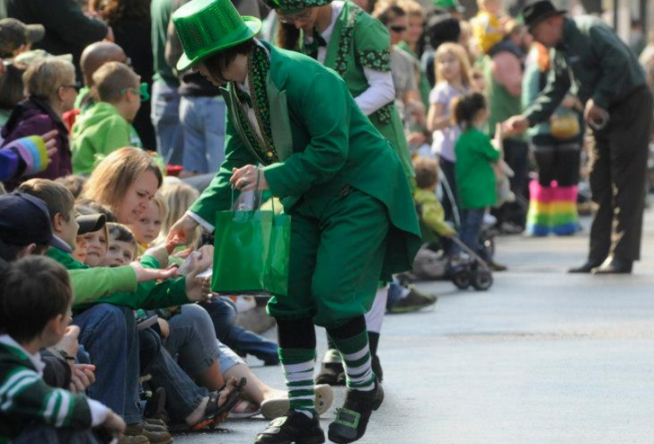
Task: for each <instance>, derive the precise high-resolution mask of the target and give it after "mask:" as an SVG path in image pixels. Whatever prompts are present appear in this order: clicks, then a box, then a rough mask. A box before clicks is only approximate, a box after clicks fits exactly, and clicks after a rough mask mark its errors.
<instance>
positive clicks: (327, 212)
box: [268, 187, 390, 328]
mask: <svg viewBox="0 0 654 444" xmlns="http://www.w3.org/2000/svg"><path fill="white" fill-rule="evenodd" d="M317 213H318V212H317V211H316V210H314V209H313V208H312V206H311V203H310V202H304V203H300V204H299V206H298V207H296V208H294V209H293V211H292V218H293V219H292V223H291V257H290V263H289V294H288V296H287V297H273V298H272V299H271V300H270V302H269V303H268V313H269V314H270V315H271V316H273V317H275V318H277V319H283V320H296V319H304V318H312V319H313V322H314V324H315V325H319V326H322V327H331V328H336V327H340V326H341V325H343V324H345V323H346V322H347V321H349V320H350V319H352V318H354V317H356V316H360V315H363V314H365V313H367V312H368V311H369V310H370V308H371V306H372V303H373V301H374V298H375V294H376V291H377V286H378V283H379V279H380V275H381V271H382V265H383V263H384V256H385V254H386V242H387V235H388V231H389V224H390V222H389V218H388V214H387V211H386V207H385V206H384V205H383V204H382V203H381V202H380V201H378V200H377V199H375V198H374V197H372V196H369V195H367V194H365V193H362V192H361V191H358V190H356V189H354V188H349V187H345V188H344V190H343V191H342V192H341V194H340V195H339V196H338V197H337V198H335V199H334V200H333V201H332V202H330V203H329V205H327V206H326V207H325V208H324V209H322V208H321V210H320V212H319V213H318V214H317Z"/></svg>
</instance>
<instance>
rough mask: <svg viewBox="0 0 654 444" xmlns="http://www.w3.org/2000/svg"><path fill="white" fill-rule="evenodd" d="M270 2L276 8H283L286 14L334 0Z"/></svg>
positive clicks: (284, 0)
mask: <svg viewBox="0 0 654 444" xmlns="http://www.w3.org/2000/svg"><path fill="white" fill-rule="evenodd" d="M268 2H269V3H271V4H272V7H273V8H275V9H278V10H281V11H283V12H284V13H286V14H294V13H296V12H300V11H302V10H303V9H306V8H316V7H318V6H325V5H328V4H330V3H331V2H332V0H268Z"/></svg>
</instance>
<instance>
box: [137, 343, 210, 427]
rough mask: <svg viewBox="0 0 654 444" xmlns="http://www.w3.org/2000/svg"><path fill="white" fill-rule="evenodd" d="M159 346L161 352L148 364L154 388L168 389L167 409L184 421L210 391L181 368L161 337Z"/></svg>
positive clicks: (176, 418)
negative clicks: (198, 384)
mask: <svg viewBox="0 0 654 444" xmlns="http://www.w3.org/2000/svg"><path fill="white" fill-rule="evenodd" d="M151 338H154V336H153V337H151ZM156 338H158V336H156ZM159 346H160V348H159V352H158V353H157V354H156V355H155V356H154V359H153V360H152V361H150V363H149V364H148V373H149V374H150V375H151V376H152V380H151V382H150V383H151V384H152V385H153V386H154V388H159V387H163V388H164V390H165V391H166V410H167V411H168V414H169V415H170V416H171V418H173V419H175V420H177V421H184V419H185V418H186V417H187V416H188V415H190V414H191V413H193V411H194V410H195V409H196V408H197V407H198V405H200V402H201V401H202V398H204V397H206V396H208V393H209V392H208V391H207V389H205V388H203V387H198V386H197V384H195V382H194V381H193V380H192V379H191V378H190V377H189V376H188V375H187V374H186V373H185V372H184V370H182V369H181V368H180V366H179V365H178V364H177V362H176V361H175V359H174V358H173V357H172V356H170V353H168V350H167V349H166V348H165V347H163V345H162V344H161V339H160V338H159Z"/></svg>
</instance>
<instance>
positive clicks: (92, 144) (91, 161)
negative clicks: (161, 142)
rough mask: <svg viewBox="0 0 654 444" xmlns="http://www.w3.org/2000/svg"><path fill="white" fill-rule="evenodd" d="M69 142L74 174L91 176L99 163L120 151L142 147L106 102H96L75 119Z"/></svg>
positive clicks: (138, 139) (121, 118) (131, 128)
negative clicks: (126, 148)
mask: <svg viewBox="0 0 654 444" xmlns="http://www.w3.org/2000/svg"><path fill="white" fill-rule="evenodd" d="M71 139H72V140H71V144H70V149H71V151H72V153H73V172H74V173H75V174H91V172H92V171H93V168H94V167H95V165H97V163H98V162H100V161H101V160H102V159H104V158H105V157H106V156H108V155H109V154H111V153H112V152H114V151H116V150H117V149H119V148H123V147H126V146H135V147H139V148H140V147H141V146H142V144H141V139H140V138H139V136H138V134H137V133H136V131H135V130H134V128H133V127H132V125H130V123H129V122H128V121H127V120H125V119H124V118H123V117H122V116H121V115H120V114H119V113H118V110H117V109H116V107H115V106H113V105H112V104H110V103H107V102H97V103H96V104H94V105H93V106H91V107H89V108H88V109H87V110H86V111H85V112H83V113H82V114H80V115H79V116H78V117H77V121H76V122H75V125H73V130H72V135H71Z"/></svg>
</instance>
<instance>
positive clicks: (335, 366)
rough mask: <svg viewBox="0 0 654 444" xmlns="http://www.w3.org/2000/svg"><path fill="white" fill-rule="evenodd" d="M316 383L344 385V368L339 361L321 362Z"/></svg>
mask: <svg viewBox="0 0 654 444" xmlns="http://www.w3.org/2000/svg"><path fill="white" fill-rule="evenodd" d="M316 384H328V385H345V369H344V368H343V364H342V363H340V362H323V363H322V365H321V366H320V373H318V376H316Z"/></svg>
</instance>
